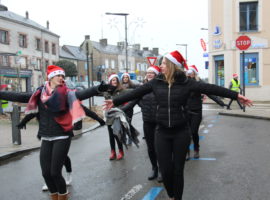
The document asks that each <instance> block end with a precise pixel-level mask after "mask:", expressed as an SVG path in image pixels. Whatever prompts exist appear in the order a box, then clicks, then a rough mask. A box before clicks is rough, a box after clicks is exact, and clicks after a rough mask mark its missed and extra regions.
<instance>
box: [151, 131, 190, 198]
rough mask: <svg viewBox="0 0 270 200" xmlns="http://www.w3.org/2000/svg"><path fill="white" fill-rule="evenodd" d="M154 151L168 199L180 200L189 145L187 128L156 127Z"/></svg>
mask: <svg viewBox="0 0 270 200" xmlns="http://www.w3.org/2000/svg"><path fill="white" fill-rule="evenodd" d="M155 143H156V150H157V158H158V164H159V169H160V172H161V175H162V179H163V183H164V186H165V188H166V191H167V193H168V195H169V197H170V198H173V197H174V198H175V200H181V199H182V194H183V188H184V166H185V159H186V154H187V150H188V146H189V144H190V132H189V130H188V127H187V126H185V127H175V128H164V127H161V126H158V127H157V131H156V142H155Z"/></svg>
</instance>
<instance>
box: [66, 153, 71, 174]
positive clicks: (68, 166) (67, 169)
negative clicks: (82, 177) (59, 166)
mask: <svg viewBox="0 0 270 200" xmlns="http://www.w3.org/2000/svg"><path fill="white" fill-rule="evenodd" d="M64 166H65V168H66V171H67V172H68V173H71V172H72V167H71V160H70V158H69V156H67V158H66V160H65V163H64Z"/></svg>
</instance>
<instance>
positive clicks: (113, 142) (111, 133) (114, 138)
mask: <svg viewBox="0 0 270 200" xmlns="http://www.w3.org/2000/svg"><path fill="white" fill-rule="evenodd" d="M108 132H109V138H110V145H111V150H114V151H115V140H116V142H117V145H118V149H119V150H123V144H122V143H121V142H120V140H119V139H118V137H116V136H115V135H114V134H113V130H112V126H111V125H109V126H108Z"/></svg>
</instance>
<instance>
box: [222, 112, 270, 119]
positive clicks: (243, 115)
mask: <svg viewBox="0 0 270 200" xmlns="http://www.w3.org/2000/svg"><path fill="white" fill-rule="evenodd" d="M218 114H219V115H225V116H233V117H243V118H253V119H263V120H270V117H264V116H256V115H248V114H237V113H224V112H218Z"/></svg>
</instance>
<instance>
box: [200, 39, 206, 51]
mask: <svg viewBox="0 0 270 200" xmlns="http://www.w3.org/2000/svg"><path fill="white" fill-rule="evenodd" d="M201 46H202V48H203V50H204V51H206V43H205V41H204V40H203V39H202V38H201Z"/></svg>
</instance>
